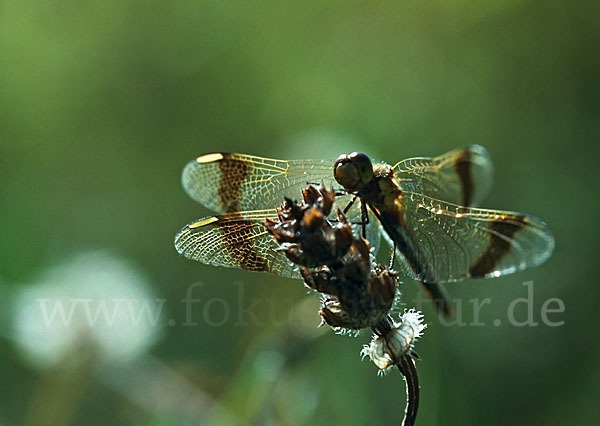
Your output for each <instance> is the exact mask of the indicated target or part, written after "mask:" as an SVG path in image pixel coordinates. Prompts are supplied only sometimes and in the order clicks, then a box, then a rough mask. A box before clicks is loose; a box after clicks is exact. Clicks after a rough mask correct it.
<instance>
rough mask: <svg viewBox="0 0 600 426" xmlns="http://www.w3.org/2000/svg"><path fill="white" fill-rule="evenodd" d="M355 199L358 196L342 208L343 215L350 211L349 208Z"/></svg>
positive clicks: (356, 196)
mask: <svg viewBox="0 0 600 426" xmlns="http://www.w3.org/2000/svg"><path fill="white" fill-rule="evenodd" d="M357 198H358V195H355V196H354V197H352V199H351V200H350V202H349V203H348V204H346V207H344V211H343V213H344V214H346V213H348V210H350V207H352V204H354V202H355V201H356V199H357Z"/></svg>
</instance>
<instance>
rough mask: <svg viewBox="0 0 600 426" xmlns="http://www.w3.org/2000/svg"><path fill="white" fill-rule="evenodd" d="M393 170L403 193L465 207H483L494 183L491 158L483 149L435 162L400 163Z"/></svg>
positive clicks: (465, 150)
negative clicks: (420, 195)
mask: <svg viewBox="0 0 600 426" xmlns="http://www.w3.org/2000/svg"><path fill="white" fill-rule="evenodd" d="M393 170H394V180H395V181H396V183H397V184H398V185H399V186H400V188H401V189H402V190H403V191H410V192H416V193H421V194H423V195H426V196H429V197H432V198H436V199H438V200H444V201H447V202H450V203H454V204H460V205H462V206H480V205H481V203H482V201H483V200H484V199H485V197H487V195H488V193H489V191H490V188H491V186H492V179H493V167H492V162H491V160H490V157H489V154H488V152H487V150H486V149H485V148H484V147H482V146H480V145H471V146H468V147H466V148H462V149H455V150H453V151H450V152H448V153H446V154H443V155H440V156H439V157H434V158H425V157H422V158H421V157H419V158H409V159H407V160H403V161H400V162H399V163H397V164H396V165H395V166H394V168H393Z"/></svg>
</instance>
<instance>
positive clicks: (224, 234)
mask: <svg viewBox="0 0 600 426" xmlns="http://www.w3.org/2000/svg"><path fill="white" fill-rule="evenodd" d="M267 218H269V219H272V220H277V211H276V210H275V209H268V210H257V211H248V212H236V213H225V214H223V215H219V216H213V217H208V218H204V219H199V220H197V221H194V222H192V223H190V224H188V225H186V226H185V227H184V228H183V229H182V230H181V231H179V233H178V234H177V235H176V236H175V248H176V249H177V252H178V253H179V254H182V255H184V256H185V257H187V258H188V259H192V260H196V261H198V262H202V263H204V264H206V265H213V266H221V267H227V268H242V269H247V270H250V271H257V272H271V273H274V274H277V275H281V276H284V277H291V278H301V277H300V273H299V272H298V269H297V268H296V267H295V265H293V264H291V263H290V262H289V261H288V260H287V258H286V257H285V255H284V253H283V252H282V251H280V250H278V248H279V246H278V244H277V243H276V242H275V240H274V239H273V237H272V236H271V234H269V233H268V232H267V229H266V228H265V226H264V225H263V223H264V221H265V219H267Z"/></svg>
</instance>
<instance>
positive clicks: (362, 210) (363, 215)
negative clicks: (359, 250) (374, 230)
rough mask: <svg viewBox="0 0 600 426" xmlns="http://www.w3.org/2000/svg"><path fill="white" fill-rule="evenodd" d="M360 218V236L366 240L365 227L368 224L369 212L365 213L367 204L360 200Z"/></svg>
mask: <svg viewBox="0 0 600 426" xmlns="http://www.w3.org/2000/svg"><path fill="white" fill-rule="evenodd" d="M360 218H361V221H362V234H363V238H365V239H366V238H367V225H368V224H369V212H368V211H367V204H366V203H365V202H364V201H363V200H360Z"/></svg>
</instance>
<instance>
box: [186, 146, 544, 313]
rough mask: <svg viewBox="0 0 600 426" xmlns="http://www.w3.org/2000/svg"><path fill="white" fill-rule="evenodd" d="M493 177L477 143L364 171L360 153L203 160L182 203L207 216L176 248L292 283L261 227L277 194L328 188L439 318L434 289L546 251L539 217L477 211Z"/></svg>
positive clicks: (510, 268)
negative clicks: (420, 289) (189, 201)
mask: <svg viewBox="0 0 600 426" xmlns="http://www.w3.org/2000/svg"><path fill="white" fill-rule="evenodd" d="M492 175H493V167H492V162H491V160H490V157H489V154H488V152H487V150H486V149H485V148H483V147H482V146H479V145H471V146H468V147H465V148H460V149H455V150H453V151H450V152H448V153H445V154H443V155H440V156H437V157H432V158H430V157H415V158H409V159H406V160H402V161H400V162H398V163H396V164H395V165H393V166H391V165H388V164H386V163H376V164H373V162H372V161H371V159H370V158H369V157H368V156H367V155H366V154H364V153H352V154H348V155H346V154H344V155H341V156H340V157H339V158H338V159H337V160H331V161H329V160H290V161H286V160H277V159H271V158H263V157H258V156H253V155H246V154H237V153H224V152H217V153H209V154H204V155H201V156H199V157H198V158H196V159H195V160H192V161H191V162H189V163H188V164H187V165H186V166H185V168H184V170H183V173H182V183H183V187H184V189H185V191H186V192H187V193H188V194H189V196H190V197H191V198H193V199H194V200H195V201H197V202H199V203H200V204H202V205H204V206H205V207H207V208H209V209H211V210H213V211H214V212H215V213H216V215H215V216H209V217H204V218H201V219H197V220H194V221H193V222H191V223H189V224H187V225H186V226H184V227H183V228H182V229H181V230H180V231H179V232H178V233H177V234H176V236H175V248H176V250H177V252H178V253H179V254H181V255H183V256H184V257H186V258H188V259H192V260H195V261H199V262H201V263H204V264H207V265H214V266H220V267H233V268H242V269H246V270H250V271H258V272H269V273H273V274H276V275H280V276H283V277H289V278H298V279H301V275H300V271H299V267H298V266H297V265H294V264H292V263H291V262H290V261H289V260H288V259H287V258H286V256H285V254H284V253H283V252H282V251H281V249H280V247H279V245H278V244H277V242H276V241H275V240H274V239H273V237H272V236H271V235H270V234H269V233H268V231H267V229H266V228H265V226H264V223H265V220H266V219H271V220H275V221H276V220H278V215H277V206H279V205H281V202H282V201H283V199H284V197H287V198H290V199H297V198H298V197H299V195H300V194H301V190H302V189H303V188H305V187H306V186H307V185H308V184H324V185H326V186H327V187H333V188H334V190H335V191H336V198H335V206H334V208H333V209H332V212H335V211H336V210H337V208H339V209H340V210H343V211H344V213H345V214H346V215H347V217H348V221H349V222H350V223H352V224H353V225H352V226H353V228H354V230H355V232H357V233H362V234H363V235H364V236H365V237H366V238H367V240H368V241H369V243H370V246H371V248H372V250H373V251H374V252H376V251H377V249H378V247H379V246H380V237H381V236H383V237H384V238H385V240H387V241H388V242H389V243H390V244H391V246H393V255H392V259H396V263H397V264H398V265H399V270H400V271H401V272H402V273H403V274H404V275H406V276H407V277H408V278H410V279H412V280H415V281H418V282H420V283H421V284H422V285H423V286H424V288H425V290H426V291H427V292H428V294H429V295H430V297H432V298H433V299H434V300H435V301H436V302H437V307H438V308H439V309H440V310H441V311H442V312H444V313H446V314H448V313H449V312H450V309H449V304H448V301H447V299H446V297H445V293H444V291H443V289H442V288H441V285H442V284H445V283H449V282H454V281H460V280H464V279H467V278H489V277H499V276H502V275H507V274H510V273H513V272H516V271H521V270H523V269H526V268H529V267H533V266H537V265H539V264H541V263H542V262H544V261H545V260H546V259H548V257H550V255H551V253H552V251H553V248H554V238H553V236H552V233H551V231H550V229H549V227H548V226H547V225H546V224H545V223H544V222H542V221H541V220H540V219H538V218H536V217H534V216H530V215H526V214H522V213H516V212H509V211H502V210H490V209H483V208H479V206H480V205H481V203H482V202H483V200H484V199H485V197H486V196H487V194H488V193H489V190H490V188H491V183H492ZM332 214H333V213H332ZM331 219H332V220H335V219H334V218H331ZM393 262H394V260H392V264H393Z"/></svg>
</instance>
